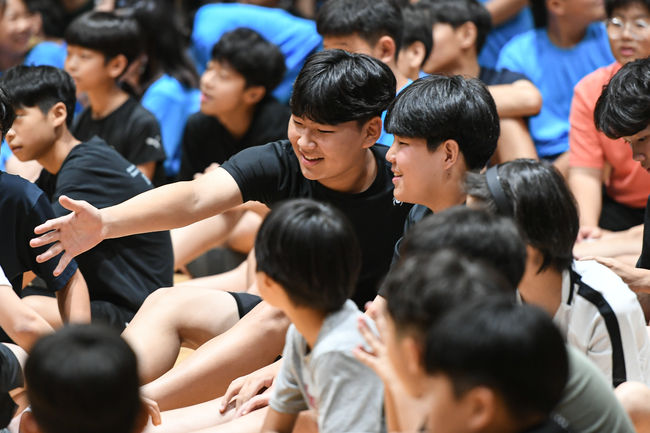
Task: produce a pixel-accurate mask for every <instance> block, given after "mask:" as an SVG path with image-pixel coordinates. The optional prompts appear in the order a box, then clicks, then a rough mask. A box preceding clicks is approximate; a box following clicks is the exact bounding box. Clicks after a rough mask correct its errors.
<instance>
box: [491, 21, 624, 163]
mask: <svg viewBox="0 0 650 433" xmlns="http://www.w3.org/2000/svg"><path fill="white" fill-rule="evenodd" d="M613 61H614V57H613V56H612V53H611V50H610V47H609V41H608V38H607V32H606V30H605V26H604V25H603V24H602V23H600V22H597V23H593V24H591V25H590V26H589V27H588V28H587V32H586V34H585V37H584V38H583V39H582V41H580V42H579V43H578V44H577V45H575V46H574V47H572V48H560V47H557V46H555V45H554V44H553V43H552V42H551V41H550V40H549V38H548V34H547V33H546V30H545V29H536V30H531V31H529V32H526V33H524V34H521V35H519V36H516V37H515V38H514V39H513V40H511V41H510V42H509V43H508V44H506V46H505V47H503V50H502V51H501V55H500V56H499V63H498V64H497V68H499V69H501V68H505V69H509V70H511V71H513V72H519V73H521V74H524V75H525V76H526V77H528V78H529V79H530V80H531V81H532V82H533V83H534V84H535V86H537V88H538V89H539V91H540V92H541V93H542V98H543V100H544V102H543V104H542V110H541V111H540V113H539V114H538V115H536V116H533V117H531V118H530V122H529V129H530V135H531V137H532V138H533V141H534V142H535V147H536V148H537V153H538V155H539V156H540V157H550V156H554V155H558V154H560V153H563V152H566V151H567V150H569V112H570V110H571V98H572V97H573V88H574V86H575V85H576V84H577V83H578V81H580V80H581V79H582V78H583V77H584V76H585V75H587V74H589V73H591V72H593V71H595V70H596V69H598V68H600V67H601V66H605V65H609V64H610V63H612V62H613Z"/></svg>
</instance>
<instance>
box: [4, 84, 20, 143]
mask: <svg viewBox="0 0 650 433" xmlns="http://www.w3.org/2000/svg"><path fill="white" fill-rule="evenodd" d="M14 120H16V112H15V111H14V108H13V107H12V106H11V101H10V100H9V97H8V96H7V92H6V90H5V89H4V86H3V85H2V84H0V132H2V139H3V140H4V138H5V135H7V132H8V131H9V129H11V125H13V123H14Z"/></svg>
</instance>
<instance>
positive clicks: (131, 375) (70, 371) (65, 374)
mask: <svg viewBox="0 0 650 433" xmlns="http://www.w3.org/2000/svg"><path fill="white" fill-rule="evenodd" d="M25 381H26V384H27V396H28V398H29V401H30V403H31V408H32V412H33V415H34V418H35V420H36V422H37V423H38V425H39V426H40V428H41V429H42V430H43V432H44V433H117V432H119V433H131V432H133V431H134V429H135V427H136V421H137V417H138V415H139V412H140V396H139V380H138V369H137V362H136V357H135V354H134V353H133V351H132V350H131V348H130V347H129V346H128V344H127V343H126V342H125V341H124V340H122V338H121V337H120V336H119V334H118V333H117V332H115V331H114V330H112V329H109V328H105V327H100V326H97V325H71V326H67V327H65V328H63V329H61V330H60V331H57V332H56V333H54V334H51V335H48V336H46V337H43V338H42V339H40V340H39V341H37V343H36V344H35V345H34V347H33V348H32V351H31V354H30V356H29V358H28V360H27V363H26V365H25Z"/></svg>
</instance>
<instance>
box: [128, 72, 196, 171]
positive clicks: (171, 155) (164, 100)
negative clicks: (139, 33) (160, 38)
mask: <svg viewBox="0 0 650 433" xmlns="http://www.w3.org/2000/svg"><path fill="white" fill-rule="evenodd" d="M200 98H201V92H200V91H199V90H198V89H191V88H190V89H188V88H186V87H184V86H183V85H182V84H181V83H180V82H179V81H178V80H177V79H176V78H174V77H171V76H169V75H167V74H164V75H163V76H161V77H160V78H159V79H157V80H156V81H154V82H153V83H152V84H151V86H149V88H148V89H147V91H146V92H144V95H142V100H141V101H140V103H141V104H142V106H143V107H144V108H146V109H147V110H149V111H151V113H153V115H154V116H155V117H156V119H157V120H158V124H159V125H160V132H161V133H162V142H163V147H164V148H165V153H166V154H167V159H165V163H164V166H165V173H166V174H167V176H172V177H173V176H176V175H177V174H178V171H179V169H180V167H181V142H182V140H183V130H184V129H185V123H187V118H188V117H190V115H191V114H194V113H196V112H197V111H199V106H200Z"/></svg>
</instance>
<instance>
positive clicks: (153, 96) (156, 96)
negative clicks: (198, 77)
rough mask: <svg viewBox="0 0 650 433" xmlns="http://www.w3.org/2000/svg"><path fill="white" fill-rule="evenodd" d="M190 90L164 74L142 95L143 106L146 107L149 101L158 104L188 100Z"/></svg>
mask: <svg viewBox="0 0 650 433" xmlns="http://www.w3.org/2000/svg"><path fill="white" fill-rule="evenodd" d="M190 90H191V89H188V88H187V87H185V86H183V85H182V84H181V83H180V81H178V80H177V79H176V78H174V77H172V76H170V75H167V74H164V75H163V76H161V77H160V78H158V79H157V80H156V81H154V82H153V83H151V85H150V86H149V87H148V88H147V90H146V91H145V92H144V94H143V95H142V100H141V104H142V105H143V106H145V107H146V106H147V102H148V101H153V100H156V102H158V101H160V100H162V99H167V100H170V101H179V102H180V101H183V100H185V99H186V98H187V95H188V93H189V92H190Z"/></svg>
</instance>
